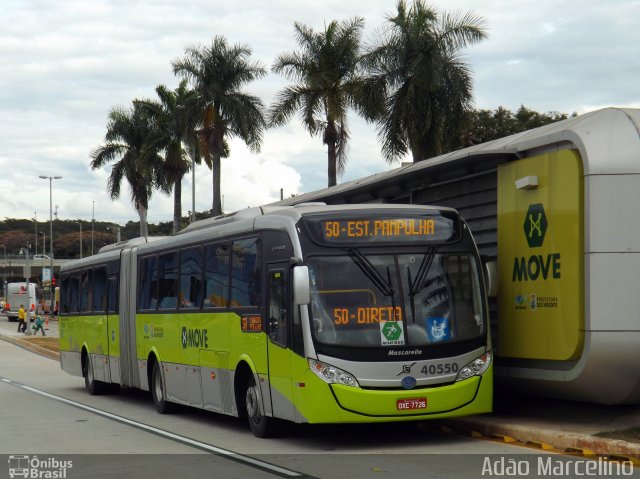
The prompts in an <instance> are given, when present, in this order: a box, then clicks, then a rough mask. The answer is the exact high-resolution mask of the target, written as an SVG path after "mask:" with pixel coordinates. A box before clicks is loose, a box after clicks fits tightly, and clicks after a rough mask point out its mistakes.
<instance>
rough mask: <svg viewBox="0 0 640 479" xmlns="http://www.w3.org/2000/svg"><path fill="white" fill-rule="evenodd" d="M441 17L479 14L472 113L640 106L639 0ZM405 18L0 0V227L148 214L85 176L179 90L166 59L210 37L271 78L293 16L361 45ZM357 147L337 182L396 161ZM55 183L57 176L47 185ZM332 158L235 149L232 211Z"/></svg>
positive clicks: (285, 139) (372, 147) (286, 3)
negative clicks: (119, 112)
mask: <svg viewBox="0 0 640 479" xmlns="http://www.w3.org/2000/svg"><path fill="white" fill-rule="evenodd" d="M428 4H429V5H432V6H434V7H435V8H436V9H437V10H438V11H440V12H448V13H456V12H465V11H469V10H472V11H474V12H475V13H477V14H478V15H480V16H482V17H483V18H484V19H485V21H486V27H487V33H488V38H487V39H485V40H483V41H482V42H480V43H479V44H477V45H474V46H472V47H469V48H467V49H465V50H464V52H463V53H464V58H465V60H466V62H467V64H468V65H469V67H470V69H471V72H472V76H473V92H474V106H475V108H481V109H490V110H494V109H496V108H498V107H500V106H502V107H505V108H508V109H510V110H516V109H517V108H519V107H520V106H521V105H525V106H526V107H528V108H530V109H533V110H535V111H539V112H551V111H555V112H562V113H573V112H576V113H578V114H581V113H585V112H588V111H593V110H597V109H600V108H606V107H610V106H615V107H627V108H640V55H639V52H638V45H640V28H638V26H637V19H638V18H640V0H564V1H562V2H558V1H557V0H535V1H531V0H519V1H518V2H513V1H512V0H510V1H507V0H483V1H482V2H478V1H477V0H476V1H474V0H446V1H444V0H432V1H430V2H428ZM395 11H396V1H395V0H348V1H344V0H342V1H338V0H321V1H316V2H309V1H305V0H302V1H300V0H268V1H264V0H261V1H258V0H238V1H236V2H229V1H224V2H223V1H220V0H190V1H189V2H183V1H178V0H142V1H138V0H101V1H98V0H56V1H51V0H0V219H3V218H32V219H33V218H34V217H35V218H36V220H37V221H38V222H39V223H40V222H42V223H43V226H42V227H43V228H45V227H46V223H45V222H46V221H48V220H49V214H50V192H51V195H52V196H51V198H52V206H53V210H54V212H57V217H58V218H60V219H65V220H78V219H82V220H87V221H90V220H91V219H92V218H95V220H96V221H108V222H113V223H116V224H120V225H124V224H125V223H127V222H128V221H137V220H138V219H139V217H138V215H137V213H136V211H135V210H134V208H133V206H132V204H131V201H130V196H129V190H128V187H126V182H125V183H124V184H123V188H122V195H121V197H120V198H119V199H118V200H115V201H114V200H112V199H111V198H110V197H109V195H108V193H107V178H108V176H109V173H110V168H109V167H105V168H102V169H99V170H92V169H91V167H90V166H89V162H90V153H91V151H92V150H93V149H94V148H96V147H97V146H99V145H101V144H103V143H104V135H105V132H106V125H107V116H108V114H109V111H110V110H111V109H112V108H114V107H128V106H130V105H131V102H132V101H133V100H134V99H140V98H150V99H155V98H157V97H156V94H155V88H156V86H157V85H159V84H164V85H166V86H168V87H169V88H171V89H173V88H175V87H176V86H177V85H178V82H179V78H178V77H176V76H174V74H173V72H172V68H171V61H172V60H175V59H178V58H181V57H183V56H184V52H185V49H186V48H187V47H191V46H198V45H206V44H211V41H212V39H213V37H214V36H216V35H222V36H224V37H226V39H227V41H228V43H229V44H236V43H240V44H246V45H248V46H249V47H250V48H251V49H252V56H251V59H252V60H255V61H258V62H260V63H261V64H262V65H263V66H264V67H265V68H267V69H268V70H270V67H271V65H272V64H273V61H274V59H275V58H276V56H277V55H278V54H280V53H284V52H293V51H296V50H297V49H298V45H297V43H296V42H295V39H294V28H293V25H294V22H296V21H297V22H301V23H304V24H306V25H307V26H309V27H311V28H313V29H315V30H322V29H324V26H325V24H326V23H328V22H330V21H332V20H345V19H350V18H353V17H355V16H362V17H364V19H365V21H366V28H365V32H364V35H363V40H364V42H365V43H370V42H371V41H372V40H373V34H374V32H375V31H376V30H379V29H380V28H381V27H383V26H384V24H385V21H386V19H387V17H388V16H390V15H393V14H394V12H395ZM288 84H289V82H288V81H287V80H286V78H284V77H282V76H279V75H276V74H275V73H271V72H269V74H268V75H266V76H265V77H264V78H262V79H259V80H257V81H255V82H253V83H251V84H249V85H247V86H246V88H245V91H247V92H249V93H251V94H254V95H257V96H259V97H260V98H261V99H262V101H263V103H264V104H265V106H269V105H270V104H271V103H272V102H273V100H274V98H275V96H276V94H277V92H278V91H280V90H281V89H283V88H284V87H286V86H287V85H288ZM349 127H350V130H351V141H350V149H349V154H348V160H347V167H346V171H345V173H344V174H343V175H342V176H341V177H340V178H339V179H338V182H339V183H342V182H346V181H350V180H354V179H357V178H361V177H363V176H367V175H371V174H374V173H379V172H381V171H386V170H389V169H392V168H396V167H398V166H400V163H395V164H389V163H387V162H385V161H384V160H383V159H382V157H381V155H380V146H379V143H378V139H377V136H376V128H375V125H372V124H367V123H366V122H364V121H363V120H361V119H359V118H358V117H357V116H356V115H355V113H353V114H351V115H350V116H349ZM41 175H43V176H47V177H50V176H61V177H62V178H60V179H55V180H53V181H52V182H51V186H52V188H51V190H50V188H49V186H50V185H49V183H50V181H49V180H45V179H41V178H39V176H41ZM195 176H196V181H195V191H196V211H204V210H208V209H210V208H211V201H212V180H211V172H210V171H209V170H208V169H206V167H204V166H202V167H197V168H196V174H195ZM326 184H327V153H326V147H325V145H323V144H322V141H321V139H320V138H318V137H311V136H310V135H309V133H308V132H307V131H306V130H304V129H303V127H302V126H301V125H300V122H299V120H298V118H297V117H294V118H292V119H291V121H290V122H289V123H288V124H287V125H285V126H283V127H280V128H277V129H272V130H267V131H266V132H265V135H264V141H263V144H262V149H261V151H260V153H257V154H256V153H252V152H251V151H249V150H248V149H247V147H246V146H245V145H244V144H243V143H242V142H241V141H239V140H233V141H232V142H231V155H230V157H229V158H227V159H224V160H223V166H222V195H223V209H224V210H225V211H227V212H228V211H235V210H238V209H243V208H246V207H249V206H257V205H261V204H265V203H270V202H273V201H277V200H279V199H280V194H281V190H282V192H283V193H282V194H283V195H284V197H289V196H291V195H292V194H298V193H306V192H310V191H314V190H317V189H321V188H324V187H326ZM192 186H193V184H192V180H191V174H188V175H187V176H186V177H185V178H184V180H183V196H182V205H183V215H187V211H188V210H191V204H192V203H191V198H192V196H191V195H192ZM172 212H173V199H172V197H171V196H167V195H164V194H162V193H160V192H155V193H154V194H153V197H152V199H151V202H150V206H149V217H148V219H149V221H150V222H152V223H157V222H161V221H170V220H171V219H172V217H173V213H172Z"/></svg>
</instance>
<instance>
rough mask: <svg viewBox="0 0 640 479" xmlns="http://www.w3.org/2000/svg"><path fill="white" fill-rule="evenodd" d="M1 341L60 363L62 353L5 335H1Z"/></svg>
mask: <svg viewBox="0 0 640 479" xmlns="http://www.w3.org/2000/svg"><path fill="white" fill-rule="evenodd" d="M0 339H2V340H4V341H7V342H8V343H12V344H15V345H16V346H19V347H21V348H23V349H27V350H29V351H32V352H34V353H37V354H39V355H41V356H44V357H46V358H49V359H53V360H55V361H60V353H58V352H55V351H51V350H50V349H47V348H43V347H40V346H38V345H37V344H33V343H31V342H29V341H24V340H22V339H20V338H16V337H14V336H6V335H4V334H1V333H0Z"/></svg>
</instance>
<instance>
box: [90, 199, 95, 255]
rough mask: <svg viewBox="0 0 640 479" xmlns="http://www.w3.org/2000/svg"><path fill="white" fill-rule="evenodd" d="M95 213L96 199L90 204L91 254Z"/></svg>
mask: <svg viewBox="0 0 640 479" xmlns="http://www.w3.org/2000/svg"><path fill="white" fill-rule="evenodd" d="M95 213H96V200H93V205H92V206H91V256H93V228H94V224H95V220H94V218H95Z"/></svg>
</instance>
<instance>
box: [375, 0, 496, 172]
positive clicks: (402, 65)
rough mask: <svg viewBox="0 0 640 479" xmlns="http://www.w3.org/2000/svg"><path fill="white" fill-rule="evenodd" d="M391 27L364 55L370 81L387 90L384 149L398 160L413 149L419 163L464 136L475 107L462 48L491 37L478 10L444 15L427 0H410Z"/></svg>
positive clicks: (382, 124)
mask: <svg viewBox="0 0 640 479" xmlns="http://www.w3.org/2000/svg"><path fill="white" fill-rule="evenodd" d="M397 10H398V12H397V15H396V16H394V17H389V18H388V22H389V28H388V29H387V30H386V33H385V32H383V33H381V34H380V39H379V40H378V41H377V42H376V43H377V45H376V46H374V47H373V48H371V49H370V50H369V51H368V53H367V54H366V55H365V56H364V58H363V61H364V63H365V65H366V66H367V68H368V70H369V75H370V77H369V84H370V85H377V87H378V88H381V89H383V90H384V97H385V98H386V104H385V108H384V112H383V113H382V114H381V115H380V116H379V117H378V136H379V138H380V141H381V143H382V153H383V155H384V157H385V158H386V160H387V161H389V162H392V161H394V160H396V159H398V158H400V157H402V156H403V155H405V154H406V153H408V152H409V151H411V154H412V157H413V161H414V162H417V161H422V160H424V159H425V158H428V157H430V156H435V155H438V154H440V153H441V152H442V151H443V150H444V149H445V148H447V147H448V146H449V144H451V143H452V142H455V141H457V139H458V138H459V136H460V131H461V126H462V125H463V122H464V119H465V115H466V114H467V112H468V111H469V110H470V107H471V98H472V93H471V74H470V72H469V69H468V67H467V65H466V64H465V62H464V61H463V60H462V58H461V55H460V50H461V49H462V48H464V47H465V46H467V45H471V44H474V43H477V42H479V41H480V40H482V39H484V38H485V37H486V33H485V29H484V20H483V19H482V18H481V17H479V16H477V15H476V14H474V13H472V12H466V13H462V14H459V15H450V14H447V13H443V14H442V15H440V14H439V13H438V12H437V11H436V10H435V9H434V8H432V7H429V6H427V5H426V4H425V3H424V2H423V1H422V0H417V1H415V2H414V3H413V4H412V6H411V7H408V6H407V3H406V2H405V0H400V1H399V2H398V5H397Z"/></svg>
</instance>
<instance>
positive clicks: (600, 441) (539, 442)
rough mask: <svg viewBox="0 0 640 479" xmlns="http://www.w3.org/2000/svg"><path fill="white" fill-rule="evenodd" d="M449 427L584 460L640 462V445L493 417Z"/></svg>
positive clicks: (459, 421)
mask: <svg viewBox="0 0 640 479" xmlns="http://www.w3.org/2000/svg"><path fill="white" fill-rule="evenodd" d="M447 424H448V426H449V427H450V428H452V429H453V431H455V432H459V433H465V434H467V435H470V436H472V437H478V436H480V437H486V438H488V439H497V440H502V441H504V442H507V443H514V442H519V443H522V444H524V445H527V446H533V447H537V448H539V449H542V450H545V451H552V450H555V451H558V450H559V451H561V452H565V453H570V454H580V455H583V456H595V455H599V456H612V457H614V458H616V459H622V460H629V461H632V462H634V463H635V464H636V465H637V464H638V461H639V458H640V444H637V443H633V442H627V441H623V440H621V439H609V438H604V437H598V436H592V435H590V434H581V433H575V432H567V431H561V430H556V429H540V428H536V427H535V426H523V425H520V424H514V423H502V422H499V421H497V420H496V419H495V418H492V417H486V418H480V417H475V418H464V419H453V420H450V421H447Z"/></svg>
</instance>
